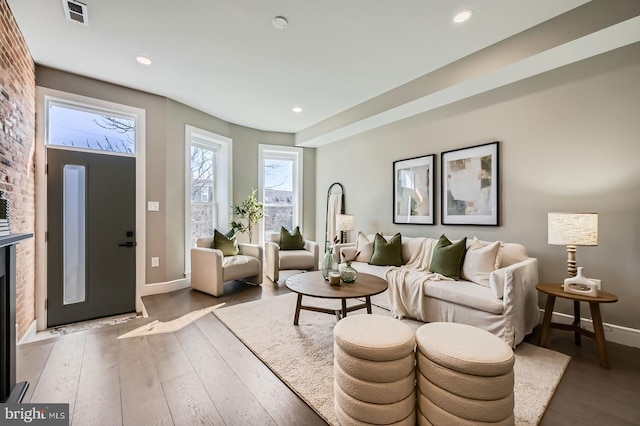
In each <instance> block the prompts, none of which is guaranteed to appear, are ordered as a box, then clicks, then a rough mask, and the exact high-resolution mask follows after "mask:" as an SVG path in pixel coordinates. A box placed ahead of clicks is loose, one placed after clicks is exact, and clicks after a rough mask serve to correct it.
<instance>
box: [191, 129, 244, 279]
mask: <svg viewBox="0 0 640 426" xmlns="http://www.w3.org/2000/svg"><path fill="white" fill-rule="evenodd" d="M193 144H196V145H200V146H202V147H205V148H208V149H213V150H216V151H217V152H216V165H215V168H214V185H215V188H214V192H213V194H214V200H212V202H213V204H214V206H217V208H216V219H217V221H216V223H214V228H216V229H218V230H221V231H227V230H228V228H229V224H230V223H231V205H232V204H231V200H232V192H231V191H232V190H231V189H232V187H233V181H232V178H233V174H232V172H233V157H232V152H233V149H232V146H233V145H232V144H233V141H232V139H231V138H228V137H226V136H222V135H219V134H217V133H213V132H209V131H207V130H203V129H201V128H198V127H195V126H191V125H189V124H186V125H185V138H184V146H185V149H184V153H185V161H184V164H185V174H184V176H185V184H184V190H185V198H184V199H185V206H184V209H185V220H184V231H185V232H184V275H185V277H189V276H190V275H191V248H192V246H191V146H192V145H193Z"/></svg>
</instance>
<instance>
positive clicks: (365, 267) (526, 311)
mask: <svg viewBox="0 0 640 426" xmlns="http://www.w3.org/2000/svg"><path fill="white" fill-rule="evenodd" d="M369 237H370V238H369V239H370V240H373V236H369ZM385 238H386V239H387V240H388V239H389V238H390V237H385ZM426 240H427V239H426V238H415V237H404V236H403V237H402V260H403V263H404V264H406V263H407V262H408V261H409V260H410V259H411V256H412V254H413V253H414V252H415V251H416V250H418V249H419V247H421V244H423V243H425V242H426ZM335 252H336V253H339V254H340V259H341V260H342V261H344V260H345V259H346V260H349V259H352V258H353V257H354V255H355V252H356V243H348V244H337V245H336V247H335ZM351 265H352V266H353V267H354V268H355V269H356V270H357V271H358V272H363V273H367V274H372V275H376V276H378V277H381V278H384V279H387V281H390V286H392V285H394V284H393V281H394V280H389V279H388V278H393V276H392V275H394V273H393V272H390V271H391V270H392V269H396V270H397V268H396V267H387V266H375V265H370V264H368V263H366V262H362V261H352V263H351ZM401 268H403V267H401ZM388 273H390V274H391V275H387V274H388ZM423 275H425V276H426V275H428V273H427V272H424V274H423ZM404 276H406V277H407V278H406V280H413V281H420V282H417V283H414V282H408V283H407V282H402V283H400V284H401V286H402V287H404V288H402V289H397V288H390V289H389V290H388V291H387V292H385V293H383V295H382V296H383V297H378V298H377V300H376V301H374V303H376V302H377V303H378V304H380V305H381V306H382V307H385V308H388V309H390V310H391V312H392V313H393V314H394V315H395V316H396V317H400V318H401V317H409V318H413V319H417V320H420V321H424V322H438V321H446V322H456V323H462V324H469V325H473V326H477V327H479V328H482V329H484V330H487V331H489V332H491V333H493V334H495V335H496V336H498V337H500V338H501V339H503V340H504V341H505V342H506V343H507V344H509V345H510V346H511V347H515V346H516V345H517V344H518V343H520V342H521V341H522V340H523V338H524V337H525V336H526V335H527V334H529V333H531V332H532V331H533V328H534V327H535V326H536V325H537V324H538V322H539V311H538V295H537V291H536V288H535V286H536V284H538V260H537V259H535V258H532V257H529V256H528V255H527V251H526V249H525V247H524V246H523V245H521V244H515V243H503V244H502V245H501V248H500V257H499V268H498V269H496V270H494V271H493V272H491V273H490V276H489V283H490V285H489V286H488V287H485V286H483V285H479V284H476V283H474V282H471V281H466V280H459V281H451V280H438V279H429V280H427V281H424V282H422V279H418V278H419V274H417V273H415V272H413V273H407V274H406V275H404ZM396 277H397V275H396ZM396 281H397V279H396ZM396 285H397V284H396ZM407 293H409V295H407ZM390 295H391V297H390ZM385 304H386V306H384V305H385Z"/></svg>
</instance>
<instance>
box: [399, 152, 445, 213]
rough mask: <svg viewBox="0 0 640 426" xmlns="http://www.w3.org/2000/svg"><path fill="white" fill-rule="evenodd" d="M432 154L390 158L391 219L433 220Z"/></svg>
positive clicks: (433, 170)
mask: <svg viewBox="0 0 640 426" xmlns="http://www.w3.org/2000/svg"><path fill="white" fill-rule="evenodd" d="M435 167H436V156H435V154H429V155H423V156H421V157H414V158H408V159H405V160H397V161H394V162H393V223H396V224H412V225H434V224H435V182H434V181H435V177H436V174H435Z"/></svg>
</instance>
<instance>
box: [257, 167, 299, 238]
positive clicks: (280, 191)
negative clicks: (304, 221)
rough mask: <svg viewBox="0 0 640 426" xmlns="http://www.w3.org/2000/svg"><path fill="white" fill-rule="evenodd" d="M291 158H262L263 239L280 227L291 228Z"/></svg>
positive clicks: (292, 200) (292, 168)
mask: <svg viewBox="0 0 640 426" xmlns="http://www.w3.org/2000/svg"><path fill="white" fill-rule="evenodd" d="M293 171H294V163H293V160H289V159H275V158H274V159H271V158H266V159H265V160H264V239H265V241H269V235H270V234H271V233H273V232H280V228H281V227H282V226H284V227H285V228H287V229H289V230H291V229H292V228H293V202H294V196H293Z"/></svg>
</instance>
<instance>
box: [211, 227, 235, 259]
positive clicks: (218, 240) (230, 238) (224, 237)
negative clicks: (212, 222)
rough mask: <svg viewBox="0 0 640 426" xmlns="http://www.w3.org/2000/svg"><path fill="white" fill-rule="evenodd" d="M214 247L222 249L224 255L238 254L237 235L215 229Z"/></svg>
mask: <svg viewBox="0 0 640 426" xmlns="http://www.w3.org/2000/svg"><path fill="white" fill-rule="evenodd" d="M213 248H214V249H217V250H220V251H221V252H222V255H223V256H235V255H236V254H238V242H237V241H236V237H235V235H233V234H232V235H229V234H223V233H221V232H219V231H218V230H217V229H216V230H214V231H213Z"/></svg>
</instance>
